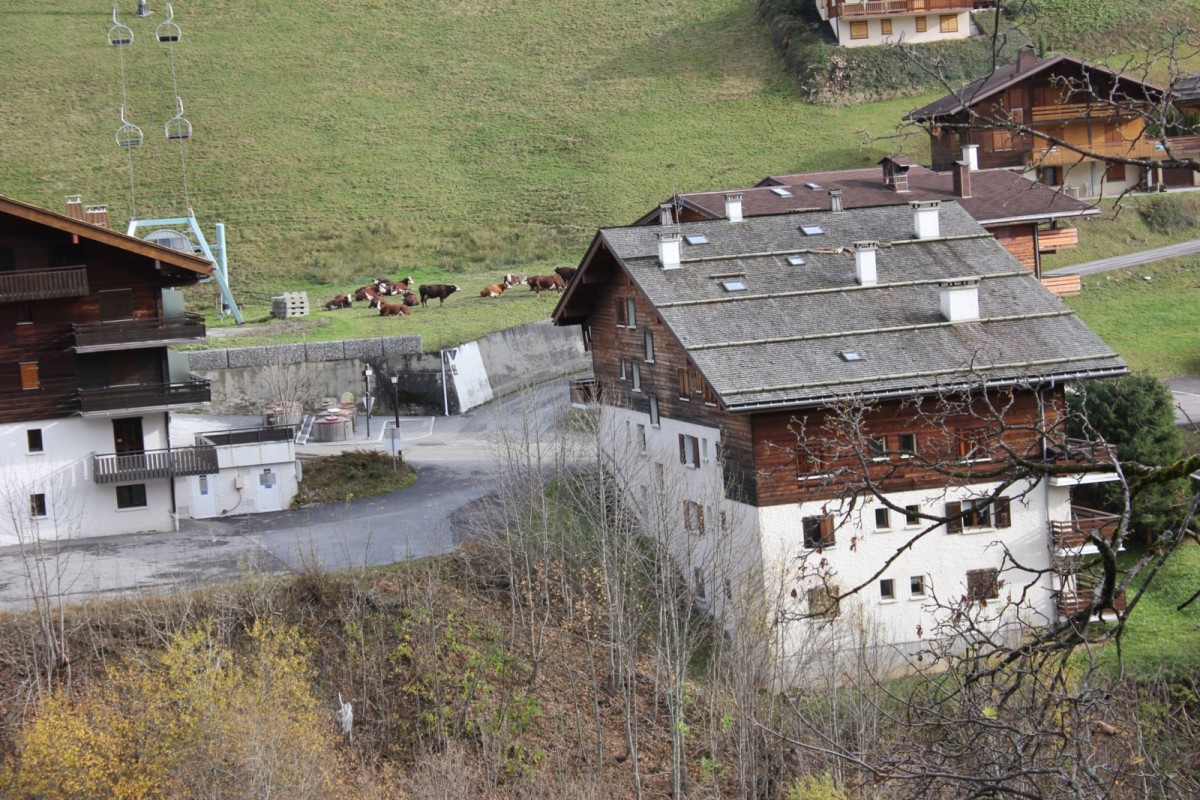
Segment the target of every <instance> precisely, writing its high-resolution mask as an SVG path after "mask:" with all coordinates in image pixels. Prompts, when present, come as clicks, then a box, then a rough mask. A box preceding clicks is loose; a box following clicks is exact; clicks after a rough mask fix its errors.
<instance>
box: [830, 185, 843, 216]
mask: <svg viewBox="0 0 1200 800" xmlns="http://www.w3.org/2000/svg"><path fill="white" fill-rule="evenodd" d="M829 210H830V211H832V212H833V213H835V214H840V213H841V212H843V211H845V210H846V209H845V206H843V205H842V190H841V189H830V190H829Z"/></svg>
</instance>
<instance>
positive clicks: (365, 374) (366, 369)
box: [363, 364, 371, 439]
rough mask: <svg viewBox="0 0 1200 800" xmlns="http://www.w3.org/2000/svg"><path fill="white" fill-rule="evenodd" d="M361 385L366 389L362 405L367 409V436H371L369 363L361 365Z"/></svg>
mask: <svg viewBox="0 0 1200 800" xmlns="http://www.w3.org/2000/svg"><path fill="white" fill-rule="evenodd" d="M363 387H364V388H365V389H366V395H365V396H364V397H363V405H364V406H366V409H367V438H368V439H370V438H371V365H370V364H367V366H365V367H363Z"/></svg>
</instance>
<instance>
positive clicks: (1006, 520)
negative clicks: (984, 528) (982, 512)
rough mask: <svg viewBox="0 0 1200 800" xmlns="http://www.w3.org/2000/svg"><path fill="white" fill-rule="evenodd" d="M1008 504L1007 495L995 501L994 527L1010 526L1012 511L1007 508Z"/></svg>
mask: <svg viewBox="0 0 1200 800" xmlns="http://www.w3.org/2000/svg"><path fill="white" fill-rule="evenodd" d="M1008 506H1009V500H1008V498H1007V497H1001V498H1000V499H999V500H997V501H996V504H995V508H996V512H995V516H996V527H997V528H1011V527H1012V512H1011V511H1010V510H1009V507H1008Z"/></svg>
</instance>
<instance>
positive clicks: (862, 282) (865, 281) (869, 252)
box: [854, 242, 879, 286]
mask: <svg viewBox="0 0 1200 800" xmlns="http://www.w3.org/2000/svg"><path fill="white" fill-rule="evenodd" d="M877 247H879V242H855V243H854V277H855V278H856V279H857V280H858V285H859V286H875V285H876V284H877V283H879V274H878V271H877V270H876V268H875V249H876V248H877Z"/></svg>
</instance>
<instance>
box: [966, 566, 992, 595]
mask: <svg viewBox="0 0 1200 800" xmlns="http://www.w3.org/2000/svg"><path fill="white" fill-rule="evenodd" d="M999 596H1000V570H998V569H972V570H967V599H968V600H974V601H986V600H994V599H995V598H997V597H999Z"/></svg>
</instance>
